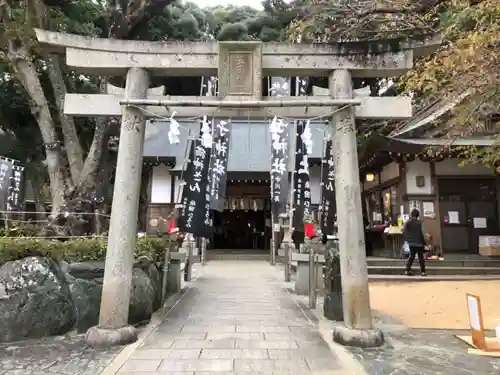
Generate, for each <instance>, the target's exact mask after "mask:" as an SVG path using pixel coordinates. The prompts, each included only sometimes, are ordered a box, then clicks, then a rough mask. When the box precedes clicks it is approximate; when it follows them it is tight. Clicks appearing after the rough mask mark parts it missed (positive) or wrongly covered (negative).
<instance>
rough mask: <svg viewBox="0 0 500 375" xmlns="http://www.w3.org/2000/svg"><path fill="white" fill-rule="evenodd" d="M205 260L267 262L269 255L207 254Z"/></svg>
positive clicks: (242, 253)
mask: <svg viewBox="0 0 500 375" xmlns="http://www.w3.org/2000/svg"><path fill="white" fill-rule="evenodd" d="M207 260H209V261H210V260H258V261H262V260H266V261H268V260H269V254H248V253H244V252H240V253H236V252H231V253H210V252H207Z"/></svg>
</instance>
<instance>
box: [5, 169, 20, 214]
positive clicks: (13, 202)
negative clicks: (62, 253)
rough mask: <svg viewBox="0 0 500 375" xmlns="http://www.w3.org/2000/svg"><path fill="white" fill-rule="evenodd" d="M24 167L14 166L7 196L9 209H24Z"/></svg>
mask: <svg viewBox="0 0 500 375" xmlns="http://www.w3.org/2000/svg"><path fill="white" fill-rule="evenodd" d="M23 171H24V167H21V166H19V165H13V166H12V176H11V177H10V186H9V194H8V198H7V211H19V210H20V209H22V199H21V193H22V186H23Z"/></svg>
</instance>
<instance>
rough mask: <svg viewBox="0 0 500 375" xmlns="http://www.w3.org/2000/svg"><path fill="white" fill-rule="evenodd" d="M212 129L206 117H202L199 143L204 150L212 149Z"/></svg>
mask: <svg viewBox="0 0 500 375" xmlns="http://www.w3.org/2000/svg"><path fill="white" fill-rule="evenodd" d="M212 142H213V137H212V127H211V126H210V121H208V120H207V116H203V121H202V123H201V143H202V145H203V147H205V148H212Z"/></svg>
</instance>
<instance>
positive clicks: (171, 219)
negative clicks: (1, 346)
mask: <svg viewBox="0 0 500 375" xmlns="http://www.w3.org/2000/svg"><path fill="white" fill-rule="evenodd" d="M167 221H168V229H167V233H168V234H175V233H177V232H178V231H179V228H177V222H176V221H175V216H174V214H173V213H170V214H169V215H168V219H167Z"/></svg>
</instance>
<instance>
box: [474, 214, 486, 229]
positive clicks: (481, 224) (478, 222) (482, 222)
mask: <svg viewBox="0 0 500 375" xmlns="http://www.w3.org/2000/svg"><path fill="white" fill-rule="evenodd" d="M472 221H473V224H474V228H488V221H487V220H486V218H485V217H475V218H474V219H473V220H472Z"/></svg>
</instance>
